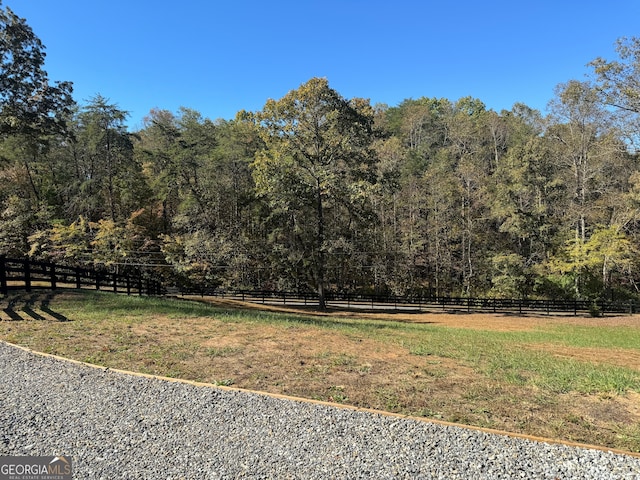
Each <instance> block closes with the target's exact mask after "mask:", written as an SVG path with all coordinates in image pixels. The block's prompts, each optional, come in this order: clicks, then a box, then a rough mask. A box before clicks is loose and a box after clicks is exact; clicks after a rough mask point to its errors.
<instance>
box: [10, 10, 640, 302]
mask: <svg viewBox="0 0 640 480" xmlns="http://www.w3.org/2000/svg"><path fill="white" fill-rule="evenodd" d="M44 50H45V49H44V45H43V44H42V43H41V42H40V40H39V39H38V37H37V35H36V34H35V33H34V32H33V31H32V29H31V28H30V27H29V26H28V24H27V22H26V20H24V19H21V18H19V17H17V16H16V15H15V14H14V13H13V12H12V11H11V10H10V9H9V8H3V9H2V10H1V11H0V54H1V56H2V57H1V58H2V63H1V64H0V254H4V255H8V256H29V257H32V258H35V259H46V260H51V261H54V262H60V263H65V264H74V265H75V264H77V265H87V264H93V265H102V266H105V267H107V268H110V269H114V270H117V271H119V272H125V271H127V270H130V269H147V270H152V271H154V272H155V273H157V274H159V275H162V276H163V277H164V278H165V281H166V282H167V284H175V285H178V286H199V287H223V288H230V289H237V288H259V289H274V290H298V291H311V290H313V291H317V292H318V293H319V296H320V299H321V301H322V298H323V295H324V292H326V291H327V290H334V291H342V292H366V293H369V292H376V293H393V294H396V295H407V294H422V295H438V296H443V295H452V296H491V297H512V298H589V299H611V298H613V299H626V298H637V297H638V282H639V281H640V279H639V278H638V274H637V270H638V269H637V266H638V264H639V263H640V224H639V222H638V220H639V214H640V169H639V158H638V150H637V146H638V141H639V140H640V139H639V138H638V133H639V132H640V129H639V127H640V125H639V124H638V121H639V120H640V116H639V114H640V39H638V38H621V39H619V40H618V44H617V54H618V58H616V59H612V60H609V59H603V58H596V59H594V60H593V62H591V63H590V64H589V66H588V73H589V77H588V80H585V81H578V80H568V81H566V82H565V83H561V84H559V85H558V87H557V89H556V92H555V96H554V98H553V99H551V100H550V103H549V113H548V114H545V115H543V114H542V113H541V112H540V111H538V110H535V109H532V108H530V107H528V106H527V105H525V104H521V103H519V104H515V105H514V106H513V107H512V108H511V109H510V110H502V111H500V112H495V111H493V110H491V109H487V108H486V106H485V105H484V104H483V102H482V101H481V99H477V98H471V97H465V98H460V99H457V100H449V99H445V98H427V97H422V98H418V99H406V100H404V101H402V102H401V103H400V104H398V105H397V106H387V105H379V104H375V105H371V103H370V101H369V100H366V99H361V98H351V99H347V98H344V97H342V96H341V95H340V93H339V92H337V91H336V90H334V89H332V88H331V87H330V85H329V82H328V80H327V79H325V78H312V79H310V80H309V81H308V82H306V83H304V84H303V85H301V86H299V87H298V88H297V89H295V90H292V91H290V92H289V93H288V94H287V95H285V96H284V97H283V98H281V99H279V100H271V99H269V100H266V101H265V105H264V107H263V109H262V110H260V111H255V112H249V111H240V112H238V114H237V115H236V117H235V119H233V120H221V119H217V120H212V119H209V118H205V117H203V116H202V115H201V114H200V113H199V112H198V111H196V110H193V109H187V108H182V109H180V110H179V111H178V112H171V111H167V110H161V109H154V110H152V111H150V112H149V114H148V116H147V117H146V118H145V119H144V122H143V126H142V128H141V129H139V130H137V131H128V129H127V127H126V126H125V122H126V119H127V112H126V111H125V110H123V109H121V108H120V107H118V105H117V103H114V102H111V101H110V100H108V99H106V98H104V97H102V96H101V95H96V96H95V97H93V98H92V99H91V100H89V101H88V102H87V103H86V104H82V105H81V104H78V103H77V102H76V101H75V100H74V98H73V90H72V83H71V82H66V81H65V82H51V81H50V80H49V79H48V76H47V73H46V70H45V68H44V58H45V57H44Z"/></svg>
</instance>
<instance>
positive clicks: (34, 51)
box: [0, 3, 73, 136]
mask: <svg viewBox="0 0 640 480" xmlns="http://www.w3.org/2000/svg"><path fill="white" fill-rule="evenodd" d="M1 7H2V4H1V3H0V136H7V135H13V134H17V133H19V134H24V135H38V134H43V133H53V132H61V131H64V129H65V122H64V120H65V114H67V113H68V108H69V107H70V106H71V105H72V104H73V99H72V98H71V92H72V86H71V83H70V82H56V83H54V84H53V85H52V84H50V82H49V79H48V77H47V72H46V71H45V70H44V59H45V52H44V50H45V47H44V45H43V44H42V42H41V41H40V39H39V38H38V37H37V36H36V35H35V34H34V33H33V30H32V29H31V27H29V25H27V23H26V20H25V19H24V18H20V17H18V16H17V15H16V14H15V13H13V11H12V10H11V9H10V8H8V7H5V8H1Z"/></svg>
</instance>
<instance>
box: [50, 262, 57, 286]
mask: <svg viewBox="0 0 640 480" xmlns="http://www.w3.org/2000/svg"><path fill="white" fill-rule="evenodd" d="M50 265H51V290H55V289H56V287H57V284H56V264H55V263H51V264H50Z"/></svg>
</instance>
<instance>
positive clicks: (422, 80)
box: [3, 0, 640, 130]
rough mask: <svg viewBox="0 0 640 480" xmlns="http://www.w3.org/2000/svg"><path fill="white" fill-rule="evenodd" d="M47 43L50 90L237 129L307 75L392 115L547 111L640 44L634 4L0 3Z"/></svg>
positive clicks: (587, 0)
mask: <svg viewBox="0 0 640 480" xmlns="http://www.w3.org/2000/svg"><path fill="white" fill-rule="evenodd" d="M3 4H4V6H8V7H10V8H11V9H12V10H13V11H14V12H15V13H16V14H18V15H19V16H21V17H24V18H26V19H27V23H28V24H29V25H30V26H31V27H32V28H33V30H34V32H35V33H36V35H38V36H39V37H40V39H41V40H42V41H43V43H44V44H45V46H46V52H47V59H46V64H45V68H46V70H47V71H48V72H49V77H50V79H52V80H70V81H72V82H73V83H74V97H75V98H76V100H77V101H78V102H79V103H81V104H85V103H86V101H87V100H88V99H89V98H91V97H93V96H95V95H96V94H98V93H99V94H101V95H103V96H104V97H107V98H108V99H109V100H110V101H111V102H112V103H115V104H117V105H118V106H119V107H120V108H121V109H123V110H127V111H129V112H130V117H129V120H128V122H127V124H128V125H129V127H130V129H132V130H135V129H137V128H140V127H141V126H142V118H143V117H144V116H145V115H146V114H148V112H149V110H150V109H151V108H154V107H157V108H161V109H166V110H171V111H174V112H175V111H177V110H178V109H179V107H180V106H185V107H188V108H192V109H195V110H198V111H199V112H201V113H202V114H203V115H204V116H205V117H208V118H211V119H216V118H225V119H231V118H233V117H234V116H235V113H236V112H237V111H239V110H242V109H244V110H252V111H253V110H260V109H261V108H262V107H263V106H264V103H265V101H266V100H267V99H268V98H274V99H277V98H280V97H282V96H283V95H285V94H286V93H287V92H288V91H289V90H292V89H295V88H297V87H298V86H299V85H300V84H302V83H304V82H306V81H307V80H309V79H310V78H312V77H326V78H327V79H328V80H329V83H330V85H331V86H332V87H333V88H335V89H336V90H337V91H338V92H340V94H342V95H343V96H344V97H347V98H351V97H364V98H369V99H370V100H371V103H374V104H375V103H386V104H388V105H390V106H394V105H397V104H398V103H400V102H401V101H402V100H404V99H407V98H419V97H422V96H425V97H438V98H448V99H450V100H457V99H459V98H461V97H464V96H469V95H470V96H472V97H475V98H478V99H480V100H482V101H483V102H484V103H485V104H486V105H487V107H488V108H492V109H494V110H497V111H499V110H501V109H510V108H511V106H512V105H513V104H514V103H516V102H523V103H525V104H527V105H529V106H531V107H534V108H538V109H540V110H542V111H544V109H545V107H546V104H547V102H548V101H549V100H551V99H552V98H553V95H554V88H555V87H556V85H558V84H560V83H563V82H566V81H568V80H572V79H578V80H582V79H584V78H585V75H586V74H588V73H589V69H588V68H587V67H586V64H587V63H588V62H589V61H591V60H593V59H594V58H596V57H598V56H602V57H605V58H607V59H613V58H615V41H616V39H618V38H619V37H622V36H638V35H640V23H639V22H638V19H639V18H640V2H638V0H609V1H607V2H604V1H602V0H601V1H591V0H583V1H574V0H571V1H565V0H540V1H537V2H520V1H514V0H510V1H502V0H500V1H498V0H486V1H484V2H478V1H470V0H458V1H449V2H445V1H439V2H434V1H429V0H422V1H420V0H388V1H379V0H366V1H365V0H292V1H289V0H287V1H277V0H275V1H270V2H269V1H254V0H229V1H225V2H222V1H218V0H182V1H179V2H175V1H166V0H153V1H151V0H126V1H125V0H110V1H108V2H106V1H99V0H56V1H53V0H4V1H3Z"/></svg>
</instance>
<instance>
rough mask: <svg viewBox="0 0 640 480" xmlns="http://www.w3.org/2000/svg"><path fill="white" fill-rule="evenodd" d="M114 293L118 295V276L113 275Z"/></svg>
mask: <svg viewBox="0 0 640 480" xmlns="http://www.w3.org/2000/svg"><path fill="white" fill-rule="evenodd" d="M113 293H118V274H117V273H115V272H114V273H113Z"/></svg>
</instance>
